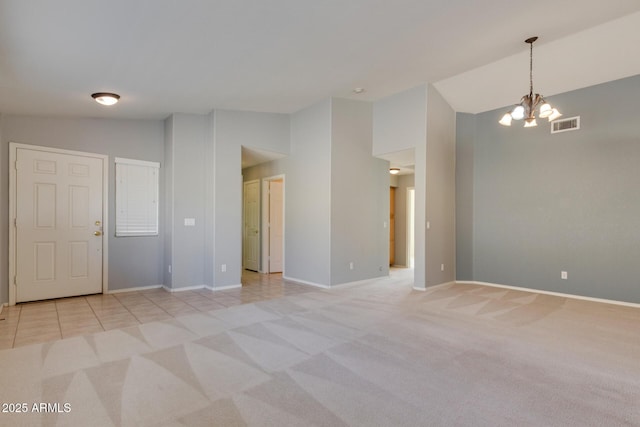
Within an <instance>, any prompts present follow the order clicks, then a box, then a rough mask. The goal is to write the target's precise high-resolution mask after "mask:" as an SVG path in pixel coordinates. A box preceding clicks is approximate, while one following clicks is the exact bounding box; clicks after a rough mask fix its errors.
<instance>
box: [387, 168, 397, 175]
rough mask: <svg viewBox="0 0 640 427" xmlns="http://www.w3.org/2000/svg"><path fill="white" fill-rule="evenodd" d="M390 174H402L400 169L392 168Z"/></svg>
mask: <svg viewBox="0 0 640 427" xmlns="http://www.w3.org/2000/svg"><path fill="white" fill-rule="evenodd" d="M389 173H390V174H391V175H398V174H399V173H400V168H390V169H389Z"/></svg>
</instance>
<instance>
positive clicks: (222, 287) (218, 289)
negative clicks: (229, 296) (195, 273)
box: [204, 283, 242, 292]
mask: <svg viewBox="0 0 640 427" xmlns="http://www.w3.org/2000/svg"><path fill="white" fill-rule="evenodd" d="M241 287H242V283H240V284H237V285H228V286H219V287H211V286H204V288H205V289H206V290H208V291H211V292H218V291H227V290H229V289H238V288H241Z"/></svg>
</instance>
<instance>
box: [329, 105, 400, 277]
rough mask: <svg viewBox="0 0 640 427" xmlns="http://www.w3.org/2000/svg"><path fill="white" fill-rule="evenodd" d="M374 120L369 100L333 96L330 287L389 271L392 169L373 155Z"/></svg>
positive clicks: (381, 274)
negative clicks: (388, 225) (351, 266)
mask: <svg viewBox="0 0 640 427" xmlns="http://www.w3.org/2000/svg"><path fill="white" fill-rule="evenodd" d="M372 120H373V114H372V105H371V103H368V102H361V101H350V100H346V99H337V98H334V99H332V104H331V285H336V284H340V283H347V282H353V281H357V280H363V279H368V278H372V277H379V276H383V275H385V276H386V275H388V274H389V262H388V260H389V255H388V254H389V252H388V248H389V243H388V241H389V228H388V227H385V226H384V224H385V223H386V224H388V222H389V169H388V162H387V161H384V160H381V159H377V158H374V157H373V155H372ZM350 262H353V265H354V269H353V270H351V269H350V266H349V263H350Z"/></svg>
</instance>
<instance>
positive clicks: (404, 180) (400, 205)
mask: <svg viewBox="0 0 640 427" xmlns="http://www.w3.org/2000/svg"><path fill="white" fill-rule="evenodd" d="M396 182H397V185H396V186H395V187H396V236H395V246H396V253H395V265H397V266H400V267H408V266H409V258H408V254H407V227H408V224H407V190H408V189H409V188H411V187H413V186H414V185H415V176H414V175H413V174H410V175H397V176H396Z"/></svg>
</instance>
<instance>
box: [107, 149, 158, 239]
mask: <svg viewBox="0 0 640 427" xmlns="http://www.w3.org/2000/svg"><path fill="white" fill-rule="evenodd" d="M159 172H160V163H156V162H145V161H142V160H131V159H122V158H119V157H116V236H157V235H158V193H159V184H158V182H159Z"/></svg>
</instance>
